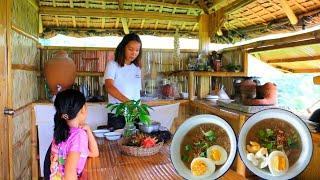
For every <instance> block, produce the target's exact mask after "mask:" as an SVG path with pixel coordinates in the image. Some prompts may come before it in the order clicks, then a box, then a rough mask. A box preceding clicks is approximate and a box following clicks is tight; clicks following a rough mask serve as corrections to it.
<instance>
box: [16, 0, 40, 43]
mask: <svg viewBox="0 0 320 180" xmlns="http://www.w3.org/2000/svg"><path fill="white" fill-rule="evenodd" d="M36 4H37V0H27V1H25V0H13V6H12V19H11V21H12V22H11V23H12V25H14V26H18V27H19V28H20V29H22V30H23V31H24V32H25V33H27V34H30V35H32V36H35V37H37V36H38V27H39V25H38V22H39V15H38V9H37V7H35V5H36Z"/></svg>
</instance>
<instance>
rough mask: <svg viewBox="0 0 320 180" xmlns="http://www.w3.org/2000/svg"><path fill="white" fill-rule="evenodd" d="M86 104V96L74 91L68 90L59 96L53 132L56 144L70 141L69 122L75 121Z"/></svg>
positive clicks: (55, 105)
mask: <svg viewBox="0 0 320 180" xmlns="http://www.w3.org/2000/svg"><path fill="white" fill-rule="evenodd" d="M85 103H86V99H85V97H84V95H83V94H82V93H81V92H80V91H77V90H74V89H67V90H64V91H61V92H59V93H58V94H57V97H56V99H55V101H54V107H55V108H56V113H55V115H54V132H53V137H54V140H55V143H56V144H59V143H60V142H63V141H65V140H67V139H68V137H69V131H70V129H69V126H68V124H67V121H70V120H72V119H74V118H75V117H76V116H77V114H78V112H79V111H80V109H81V108H82V107H83V105H84V104H85Z"/></svg>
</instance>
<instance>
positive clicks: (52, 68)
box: [44, 51, 76, 95]
mask: <svg viewBox="0 0 320 180" xmlns="http://www.w3.org/2000/svg"><path fill="white" fill-rule="evenodd" d="M44 75H45V78H46V81H47V83H48V85H49V89H50V93H51V94H53V95H55V94H57V93H58V85H59V86H61V90H64V89H68V88H70V87H71V86H72V85H73V83H74V80H75V78H76V65H75V63H74V61H73V60H72V59H71V58H69V57H68V54H67V52H66V51H58V52H56V53H55V55H54V56H53V57H52V58H51V59H50V60H49V61H47V62H46V64H45V66H44Z"/></svg>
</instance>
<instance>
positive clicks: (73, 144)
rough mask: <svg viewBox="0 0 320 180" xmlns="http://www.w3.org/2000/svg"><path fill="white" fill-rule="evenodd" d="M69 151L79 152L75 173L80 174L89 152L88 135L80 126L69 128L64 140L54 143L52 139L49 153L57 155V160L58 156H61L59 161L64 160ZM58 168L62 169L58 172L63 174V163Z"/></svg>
mask: <svg viewBox="0 0 320 180" xmlns="http://www.w3.org/2000/svg"><path fill="white" fill-rule="evenodd" d="M70 152H79V153H80V159H79V162H78V165H77V173H78V175H80V174H81V172H82V170H83V169H84V166H85V164H86V160H87V157H88V154H89V148H88V135H87V133H86V131H85V130H83V129H81V128H70V135H69V138H68V139H67V140H66V141H65V142H61V143H59V144H55V143H54V141H53V142H52V148H51V154H52V155H53V154H55V155H57V156H58V160H59V158H63V161H59V162H65V160H66V159H67V155H68V154H69V153H70ZM51 163H53V162H51ZM60 165H61V164H60ZM58 169H59V171H62V172H60V173H61V174H62V175H63V174H64V164H63V165H62V167H61V166H60V168H58ZM51 173H52V172H51Z"/></svg>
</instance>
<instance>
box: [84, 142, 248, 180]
mask: <svg viewBox="0 0 320 180" xmlns="http://www.w3.org/2000/svg"><path fill="white" fill-rule="evenodd" d="M97 142H98V147H99V151H100V156H99V157H97V158H88V160H87V163H86V166H85V169H84V171H83V178H81V179H86V178H87V179H95V180H100V179H159V180H160V179H161V180H162V179H183V178H182V177H180V176H179V175H178V174H177V173H176V171H175V169H174V167H173V164H172V162H171V160H170V154H169V146H168V145H165V146H164V147H162V149H161V150H160V152H159V153H158V154H155V155H153V156H147V157H135V156H127V155H124V154H121V152H120V150H119V147H118V144H117V142H116V141H108V140H106V139H103V138H97ZM221 179H223V180H234V179H237V180H242V179H245V178H244V177H242V176H240V175H239V174H237V173H236V172H234V171H232V170H229V171H228V172H227V173H226V174H225V175H224V176H223V177H222V178H221Z"/></svg>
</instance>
